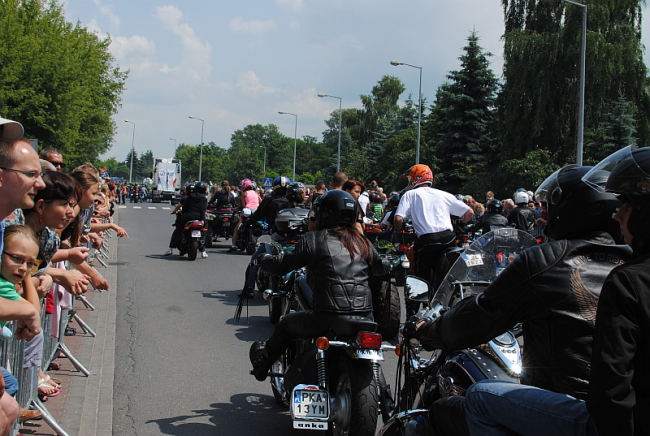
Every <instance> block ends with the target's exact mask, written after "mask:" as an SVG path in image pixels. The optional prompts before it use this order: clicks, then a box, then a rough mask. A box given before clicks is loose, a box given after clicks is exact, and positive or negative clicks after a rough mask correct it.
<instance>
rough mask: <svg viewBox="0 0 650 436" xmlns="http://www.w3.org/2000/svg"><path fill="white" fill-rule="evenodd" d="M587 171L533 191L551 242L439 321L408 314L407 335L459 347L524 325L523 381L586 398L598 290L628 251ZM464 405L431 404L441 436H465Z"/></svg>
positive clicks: (611, 204) (570, 172)
mask: <svg viewBox="0 0 650 436" xmlns="http://www.w3.org/2000/svg"><path fill="white" fill-rule="evenodd" d="M589 169H590V167H579V166H577V165H569V166H566V167H564V168H562V169H560V170H558V171H556V172H555V173H553V174H552V175H551V176H549V177H548V178H547V179H546V180H545V181H544V182H543V183H542V185H541V186H540V187H539V188H538V189H537V193H536V196H537V198H538V200H543V199H546V200H548V207H549V224H548V226H547V227H546V236H548V237H549V238H550V239H552V241H551V242H547V243H544V244H541V245H538V246H534V247H531V248H528V249H526V250H524V251H523V252H521V253H520V254H519V256H517V257H516V258H515V260H514V261H513V262H511V263H510V265H508V267H507V268H506V269H505V270H504V271H502V272H501V274H499V276H498V277H497V278H496V280H494V282H492V284H491V285H489V286H488V287H487V289H486V290H485V292H483V293H482V294H480V295H478V296H472V297H470V298H467V299H464V300H462V301H461V302H460V303H459V304H458V305H456V306H455V307H453V308H452V309H451V310H449V311H447V312H446V313H444V314H443V315H442V316H441V317H439V318H437V319H435V320H433V319H431V318H426V317H419V316H418V315H415V316H413V317H412V318H411V319H410V320H409V321H408V322H407V325H406V326H405V332H407V333H406V336H411V337H416V338H419V339H420V340H421V341H422V343H423V344H424V345H425V346H426V347H427V348H437V349H446V350H457V349H462V348H467V347H470V346H475V345H476V344H483V343H487V342H488V341H490V340H491V339H493V338H495V337H497V336H498V335H500V334H502V333H504V332H506V331H507V330H509V329H511V328H512V327H513V326H515V325H516V324H517V323H522V324H523V339H524V346H525V352H524V353H523V373H522V375H521V377H520V380H521V383H522V384H523V385H530V386H535V387H538V388H542V389H548V390H551V391H553V392H558V393H561V394H563V395H564V396H568V395H570V396H573V397H576V398H584V397H585V396H586V393H587V386H588V383H589V361H590V358H591V351H592V350H591V346H592V340H593V335H594V322H595V311H596V305H597V302H598V296H599V294H600V288H601V286H602V283H603V282H604V281H605V278H606V276H607V274H609V272H610V271H611V270H612V269H613V268H614V267H616V266H617V265H619V264H621V263H623V262H624V261H625V260H627V259H629V257H630V254H631V252H630V250H629V247H626V246H623V245H617V242H616V241H618V240H619V239H620V230H619V229H618V226H617V225H616V222H615V221H614V220H613V219H612V214H613V213H614V212H615V211H616V210H617V208H618V206H619V205H620V203H619V201H618V200H617V199H616V197H615V196H614V195H612V194H609V193H601V192H598V191H596V190H595V189H593V188H592V187H591V186H590V185H588V184H586V183H584V182H583V181H582V180H581V179H582V177H583V176H584V175H585V174H586V173H587V171H588V170H589ZM604 180H606V179H605V178H601V181H600V182H601V183H604ZM492 381H494V380H492ZM515 386H517V387H518V386H521V385H519V384H517V385H515ZM470 389H472V388H470ZM497 395H498V394H497ZM468 402H469V400H467V401H465V397H448V398H443V399H440V400H438V401H436V402H435V403H434V404H433V406H431V408H430V409H429V417H430V418H431V422H432V423H433V425H434V426H436V427H437V430H438V431H439V433H440V434H441V435H445V434H451V433H459V434H467V432H468V429H467V427H466V425H467V423H466V421H465V416H464V415H465V413H464V409H463V405H464V403H468ZM465 407H467V404H465ZM451 429H453V430H451ZM482 434H485V433H482ZM540 434H541V433H540ZM549 434H554V433H553V432H550V433H549Z"/></svg>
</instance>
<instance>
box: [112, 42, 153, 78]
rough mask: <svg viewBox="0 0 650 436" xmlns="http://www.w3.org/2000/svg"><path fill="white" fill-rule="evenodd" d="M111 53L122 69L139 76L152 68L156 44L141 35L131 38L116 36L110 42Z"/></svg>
mask: <svg viewBox="0 0 650 436" xmlns="http://www.w3.org/2000/svg"><path fill="white" fill-rule="evenodd" d="M111 53H113V55H114V56H115V59H116V60H117V62H118V63H119V64H120V67H121V68H122V69H123V70H124V69H127V68H128V69H130V70H131V71H132V73H135V74H138V75H141V74H145V73H147V72H150V71H151V70H152V69H153V68H154V62H153V56H154V54H155V53H156V44H154V42H153V41H149V40H148V39H147V38H145V37H144V36H142V35H133V36H131V37H128V38H126V37H124V36H116V37H113V40H112V42H111Z"/></svg>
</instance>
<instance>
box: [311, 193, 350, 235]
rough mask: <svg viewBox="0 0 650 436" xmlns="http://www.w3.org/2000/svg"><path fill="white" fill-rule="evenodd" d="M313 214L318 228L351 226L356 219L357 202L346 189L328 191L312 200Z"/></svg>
mask: <svg viewBox="0 0 650 436" xmlns="http://www.w3.org/2000/svg"><path fill="white" fill-rule="evenodd" d="M314 214H315V216H316V227H317V228H318V229H319V230H323V229H328V228H331V227H335V226H337V225H344V226H347V227H350V228H352V227H354V224H355V223H356V221H357V202H356V201H354V198H353V197H352V195H350V194H349V193H347V192H346V191H341V190H334V191H329V192H327V193H325V194H323V195H321V196H320V197H318V198H317V199H316V201H315V202H314Z"/></svg>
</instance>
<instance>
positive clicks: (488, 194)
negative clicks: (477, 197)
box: [483, 191, 494, 209]
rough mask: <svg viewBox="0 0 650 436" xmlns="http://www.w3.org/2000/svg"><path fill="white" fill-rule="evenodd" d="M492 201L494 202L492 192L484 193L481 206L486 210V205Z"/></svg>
mask: <svg viewBox="0 0 650 436" xmlns="http://www.w3.org/2000/svg"><path fill="white" fill-rule="evenodd" d="M492 200H494V192H492V191H488V192H486V193H485V203H484V204H483V206H485V208H486V209H487V205H488V203H489V202H490V201H492Z"/></svg>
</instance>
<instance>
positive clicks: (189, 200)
mask: <svg viewBox="0 0 650 436" xmlns="http://www.w3.org/2000/svg"><path fill="white" fill-rule="evenodd" d="M207 190H208V186H207V185H206V184H205V183H204V182H198V183H197V184H196V185H188V186H187V188H186V192H187V197H185V198H183V199H181V203H179V204H178V205H177V206H176V208H175V209H174V212H173V213H178V211H179V209H181V207H182V209H183V211H182V213H180V214H179V215H177V217H176V223H175V226H176V228H175V229H174V232H173V233H172V237H171V240H170V241H169V248H168V249H167V251H165V253H164V255H165V256H170V255H172V254H173V253H174V250H173V249H174V248H177V245H178V243H179V242H180V240H181V237H182V234H183V227H184V226H185V223H187V222H188V221H191V220H199V221H201V224H203V225H205V210H206V208H207V207H208V201H207V199H206V198H205V193H206V192H207ZM201 257H202V258H206V257H208V253H206V252H205V246H201Z"/></svg>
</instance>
